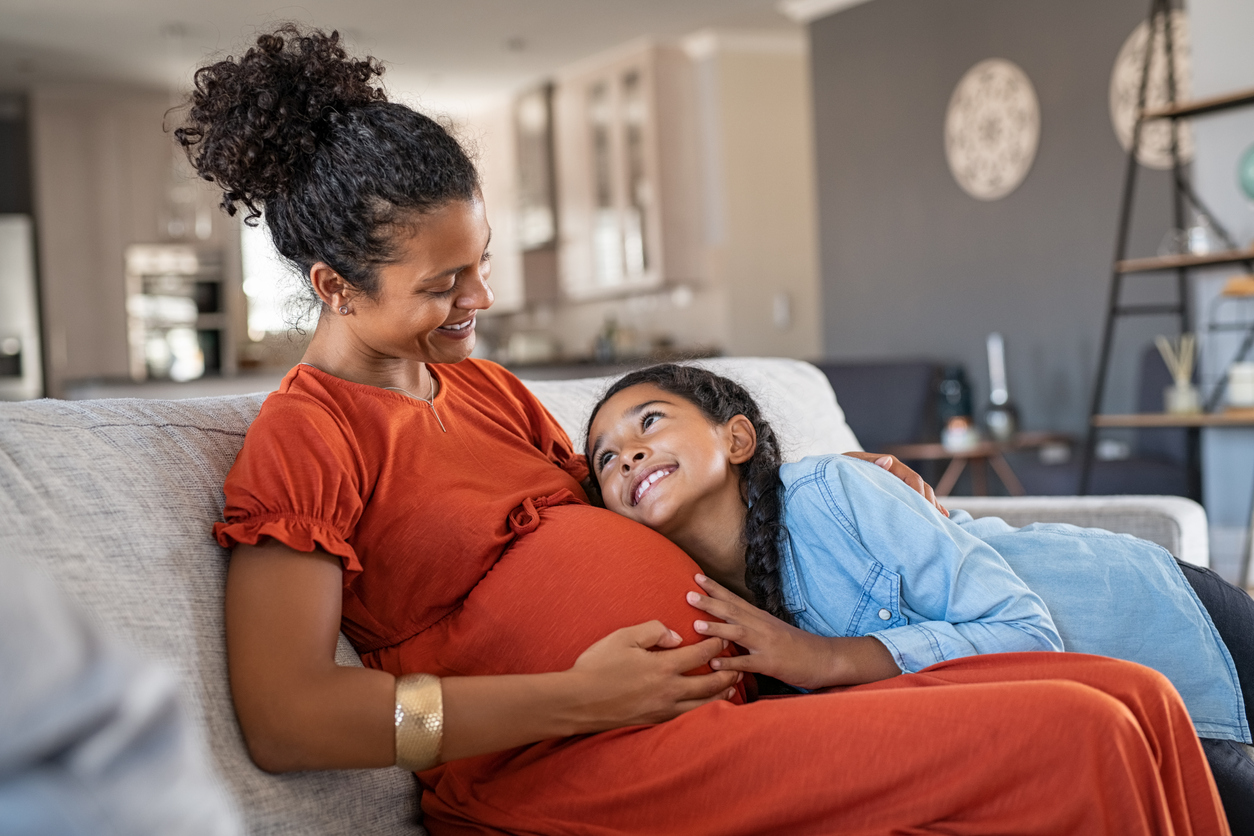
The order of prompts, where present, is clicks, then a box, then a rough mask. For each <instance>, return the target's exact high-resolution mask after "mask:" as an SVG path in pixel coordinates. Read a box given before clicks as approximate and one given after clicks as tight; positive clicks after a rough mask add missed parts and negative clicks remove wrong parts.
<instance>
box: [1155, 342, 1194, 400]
mask: <svg viewBox="0 0 1254 836" xmlns="http://www.w3.org/2000/svg"><path fill="white" fill-rule="evenodd" d="M1154 345H1156V346H1158V353H1159V354H1161V355H1162V357H1163V362H1164V363H1166V364H1167V371H1169V372H1171V379H1172V381H1173V382H1172V384H1171V385H1170V386H1168V387H1167V388H1165V389H1163V408H1164V409H1165V410H1166V411H1167V412H1170V413H1173V414H1176V415H1187V414H1190V413H1194V412H1201V411H1202V406H1201V398H1200V397H1199V396H1198V391H1197V387H1196V386H1194V385H1193V363H1194V361H1196V360H1197V337H1196V336H1195V335H1193V334H1188V333H1185V334H1181V335H1180V336H1179V338H1177V339H1175V340H1169V339H1167V338H1166V337H1164V336H1163V335H1161V334H1159V335H1158V336H1157V337H1155V338H1154Z"/></svg>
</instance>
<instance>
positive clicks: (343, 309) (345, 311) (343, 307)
mask: <svg viewBox="0 0 1254 836" xmlns="http://www.w3.org/2000/svg"><path fill="white" fill-rule="evenodd" d="M340 316H348V305H340Z"/></svg>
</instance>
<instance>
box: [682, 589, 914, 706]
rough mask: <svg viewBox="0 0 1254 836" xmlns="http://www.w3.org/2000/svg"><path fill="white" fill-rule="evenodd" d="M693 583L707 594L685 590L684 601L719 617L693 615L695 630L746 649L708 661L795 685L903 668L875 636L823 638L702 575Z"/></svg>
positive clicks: (848, 681) (849, 680)
mask: <svg viewBox="0 0 1254 836" xmlns="http://www.w3.org/2000/svg"><path fill="white" fill-rule="evenodd" d="M696 578H697V583H698V584H699V585H700V586H701V588H702V589H703V590H705V592H706V595H699V594H697V593H696V592H689V593H688V603H689V604H691V605H692V606H694V607H696V608H697V609H699V610H701V611H702V612H707V613H709V614H710V615H712V616H714V617H715V618H719V619H722V621H723V622H724V623H722V624H720V623H717V622H713V621H697V622H695V623H694V627H695V628H696V631H697V632H698V633H700V634H701V635H703V636H716V637H718V638H721V639H726V640H727V641H730V642H735V643H736V644H738V645H740V646H741V647H742V648H744V649H745V650H747V651H748V655H741V656H728V657H720V658H718V659H714V660H712V661H711V662H710V667H712V668H714V669H716V670H721V671H726V670H735V671H750V672H752V673H764V674H766V675H767V676H773V677H775V678H776V679H778V680H780V681H782V682H787V683H788V684H789V685H793V686H795V687H797V688H805V689H807V690H814V689H815V688H826V687H829V686H832V685H861V684H862V683H864V682H874V681H876V680H880V679H887V678H889V677H890V676H896V675H897V674H899V673H901V670H900V669H899V668H898V667H897V663H896V662H894V661H893V657H892V654H890V653H889V652H888V648H886V647H884V645H883V644H881V643H880V642H879V640H878V639H875V638H872V637H870V636H862V637H860V638H827V637H825V636H816V635H814V634H813V633H807V632H806V631H804V630H799V629H797V628H796V627H793V626H792V625H791V624H787V623H785V622H783V621H780V620H779V619H778V618H776V617H775V616H773V615H771V614H770V613H768V612H766V611H765V610H761V609H759V608H758V607H755V606H754V605H753V604H750V603H749V602H748V601H746V600H744V599H743V598H741V597H740V596H739V595H736V594H735V593H734V592H731V591H729V590H727V589H725V588H724V587H722V586H720V585H719V584H718V583H716V582H714V581H713V580H711V579H709V578H707V577H706V576H705V575H697V576H696Z"/></svg>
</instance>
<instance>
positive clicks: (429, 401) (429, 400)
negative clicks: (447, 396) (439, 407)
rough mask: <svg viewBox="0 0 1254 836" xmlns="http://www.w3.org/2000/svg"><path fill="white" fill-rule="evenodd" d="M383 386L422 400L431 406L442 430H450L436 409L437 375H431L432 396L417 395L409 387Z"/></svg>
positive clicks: (432, 412)
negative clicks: (445, 426) (422, 396)
mask: <svg viewBox="0 0 1254 836" xmlns="http://www.w3.org/2000/svg"><path fill="white" fill-rule="evenodd" d="M428 374H430V372H428ZM382 388H384V389H390V390H392V391H393V392H404V393H405V394H406V395H409V396H410V397H411V398H413V399H414V400H416V401H422V402H423V403H425V404H426V405H427V406H429V407H431V414H432V415H434V416H435V422H436V423H437V424H439V425H440V431H441V432H448V430H446V429H444V422H443V421H441V420H440V413H438V412H436V411H435V391H436V390H435V376H434V375H432V377H431V396H430V397H428V398H420V397H418V396H417V395H415V394H414V393H413V392H411V391H409V390H408V389H402V388H401V387H399V386H384V387H382Z"/></svg>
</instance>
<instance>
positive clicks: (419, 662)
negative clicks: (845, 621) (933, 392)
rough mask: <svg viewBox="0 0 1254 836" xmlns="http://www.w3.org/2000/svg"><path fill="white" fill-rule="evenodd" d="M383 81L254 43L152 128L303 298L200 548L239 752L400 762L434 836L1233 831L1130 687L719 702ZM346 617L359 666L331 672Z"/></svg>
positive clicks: (291, 765)
mask: <svg viewBox="0 0 1254 836" xmlns="http://www.w3.org/2000/svg"><path fill="white" fill-rule="evenodd" d="M379 72H380V70H379V67H378V65H377V63H376V62H374V61H373V60H372V59H365V60H354V59H351V58H349V57H348V56H346V55H345V54H344V52H343V50H342V49H341V47H340V46H339V43H338V38H337V37H336V35H335V34H331V35H325V34H323V33H320V32H310V33H305V34H302V33H300V32H298V31H295V30H292V29H290V28H285V29H280V30H279V31H277V32H274V33H270V34H266V35H263V36H261V37H260V38H259V39H258V40H257V43H256V45H255V46H254V47H253V48H250V49H249V50H248V51H247V52H245V53H244V54H243V56H242V57H240V58H239V59H238V60H234V59H227V60H226V61H222V62H218V63H215V64H212V65H210V66H207V67H205V68H202V69H201V70H200V71H198V73H197V75H196V89H195V92H194V93H193V95H192V101H191V107H190V110H189V112H188V114H187V118H186V121H185V123H184V125H183V127H181V128H180V129H179V130H178V131H177V134H176V135H177V137H178V139H179V141H180V142H181V143H182V144H183V145H184V147H185V148H187V149H188V153H189V156H190V158H191V159H192V162H193V164H194V165H195V166H196V168H197V170H198V171H199V173H200V174H201V175H202V176H203V177H206V178H208V179H211V180H213V181H214V182H216V183H217V184H218V185H219V186H220V187H221V188H222V190H223V192H224V197H223V205H224V206H225V207H226V208H227V210H228V211H231V212H234V211H235V210H236V208H237V207H238V206H241V205H242V206H243V208H244V209H245V210H247V212H248V214H249V215H250V216H251V217H256V216H257V215H258V214H264V218H265V221H266V223H267V225H268V227H269V230H270V234H271V236H272V238H273V240H274V243H275V245H276V247H277V249H278V250H279V252H280V253H282V254H283V255H284V256H285V257H286V258H288V259H289V260H290V261H291V262H292V263H293V264H294V265H296V266H297V267H298V268H299V269H300V271H301V273H302V274H303V276H304V277H305V278H306V279H307V280H308V287H309V290H310V292H311V295H312V297H313V299H314V300H315V302H316V304H317V305H318V306H319V309H320V318H319V321H318V325H317V328H316V330H315V332H314V335H313V338H312V340H311V342H310V345H309V348H308V350H307V352H306V354H305V357H304V362H303V363H301V364H300V365H298V366H297V367H295V368H294V369H293V370H292V371H291V372H290V373H289V374H288V375H287V377H286V378H285V379H284V381H283V383H282V384H281V385H280V387H279V389H278V391H277V392H275V393H273V394H272V395H271V396H270V397H269V398H268V399H267V401H266V403H265V405H264V406H263V407H262V410H261V413H260V415H259V416H258V418H257V420H256V421H255V422H254V423H253V425H252V427H251V429H250V430H249V433H248V437H247V439H246V440H245V443H244V447H243V449H242V451H241V453H240V455H239V458H238V459H237V461H236V463H235V466H234V467H233V469H232V471H231V473H230V475H229V477H228V479H227V484H226V488H225V491H226V509H225V513H224V521H223V522H221V523H219V524H218V525H217V526H216V532H215V533H216V536H217V538H218V541H219V542H220V543H222V544H223V545H224V546H226V547H228V548H231V549H232V557H231V565H230V572H229V575H228V581H227V602H226V606H227V649H228V653H229V661H230V673H231V687H232V692H233V695H234V698H235V703H236V710H237V712H238V715H239V719H240V724H241V726H242V728H243V731H244V735H245V738H246V740H247V742H248V745H249V748H250V751H251V752H252V754H253V757H254V759H255V760H256V761H257V763H258V764H260V765H261V766H262V767H264V768H266V769H270V770H273V771H284V770H295V769H311V768H346V767H382V766H388V765H391V764H393V763H399V764H401V765H403V766H405V767H407V768H410V769H413V770H415V771H417V772H418V773H419V780H420V782H421V784H422V787H423V789H424V790H425V792H424V794H423V809H424V812H425V816H426V818H425V822H426V824H427V826H428V827H429V829H430V830H431V831H432V832H433V833H435V834H468V833H511V834H517V833H543V834H552V833H587V834H611V833H623V834H627V833H633V834H635V833H638V834H646V833H647V834H694V833H711V834H745V836H749V835H750V834H765V833H787V834H822V833H842V834H883V833H888V832H909V831H913V832H922V831H924V830H929V829H930V830H936V831H945V832H963V833H970V834H978V833H987V834H1008V833H1058V834H1062V833H1087V832H1091V833H1097V832H1120V833H1144V834H1150V833H1155V834H1168V833H1172V834H1221V833H1226V832H1227V830H1226V826H1225V824H1224V822H1223V818H1222V811H1221V809H1220V807H1219V803H1218V798H1217V795H1216V793H1215V789H1214V785H1213V782H1212V781H1211V778H1210V775H1209V773H1208V771H1207V768H1206V764H1205V761H1204V759H1203V756H1202V752H1201V749H1200V748H1199V746H1198V743H1197V739H1196V737H1195V736H1194V734H1193V729H1192V726H1191V725H1190V723H1189V719H1188V715H1187V714H1186V712H1185V709H1184V706H1183V704H1182V703H1181V702H1180V700H1179V698H1178V697H1177V696H1176V694H1175V693H1174V692H1173V691H1172V690H1171V689H1170V687H1169V686H1168V685H1167V684H1166V682H1165V680H1163V679H1162V678H1161V677H1160V676H1159V675H1158V674H1156V673H1154V672H1152V671H1149V670H1147V669H1144V668H1141V667H1138V666H1135V665H1129V664H1127V663H1123V662H1118V661H1113V660H1109V661H1107V660H1096V659H1070V658H1068V657H1066V656H1063V655H1060V654H1010V655H1006V656H1004V657H990V658H978V659H973V660H958V661H954V662H946V663H944V664H941V665H937V666H933V667H931V668H928V669H927V670H925V671H922V672H920V673H916V674H911V675H907V676H901V677H897V678H895V679H893V680H889V681H887V682H883V683H873V684H871V685H865V686H860V687H858V688H854V689H850V690H849V691H846V692H844V693H838V694H823V695H813V696H805V697H797V698H790V699H777V700H762V701H758V702H753V703H748V704H746V703H745V702H744V699H743V688H742V685H741V683H740V682H739V678H738V675H737V674H735V673H732V672H728V671H721V672H711V670H710V669H709V667H708V666H706V663H707V662H709V661H710V660H711V659H713V658H714V656H715V655H716V654H718V653H719V652H727V651H726V650H725V648H724V644H723V642H722V641H721V640H719V639H706V640H705V641H701V638H700V637H699V636H697V635H696V633H695V632H694V631H693V629H692V626H691V625H692V623H693V621H694V619H695V618H698V617H701V613H700V611H699V610H696V609H694V608H692V607H690V606H689V605H688V604H687V603H686V601H685V596H686V594H687V593H688V592H689V591H692V590H693V582H692V578H693V575H694V573H695V571H696V566H695V564H694V563H692V562H691V560H690V559H689V558H688V557H687V556H686V555H684V554H683V552H681V551H680V550H679V549H678V548H676V547H675V546H673V545H672V544H671V543H670V542H669V541H667V540H666V539H665V538H664V537H662V536H661V535H659V534H657V533H655V532H652V531H650V530H649V529H647V528H646V527H644V526H642V525H639V524H638V523H634V522H632V521H630V520H626V519H624V518H622V517H618V516H616V515H614V514H612V513H611V512H609V511H605V510H602V509H596V508H592V507H591V506H590V505H589V504H588V502H587V496H586V494H585V492H584V490H583V487H582V484H581V483H582V481H583V480H584V479H585V477H586V473H587V471H586V467H585V464H584V461H583V458H582V457H581V456H579V455H577V454H575V453H574V452H573V450H572V448H571V444H570V440H569V439H568V438H567V437H566V435H565V434H564V433H563V432H562V430H561V429H560V427H559V426H558V425H557V424H556V422H555V421H554V420H553V419H552V417H551V416H549V415H548V413H547V412H546V411H545V410H544V408H543V407H542V406H541V405H540V404H539V402H538V401H536V399H535V398H534V397H533V396H532V395H530V393H529V392H528V390H527V389H526V388H525V387H524V386H523V385H522V384H521V383H520V382H519V381H518V380H517V379H515V378H514V377H513V376H512V375H510V374H509V373H508V372H506V371H504V370H503V369H501V368H500V367H498V366H495V365H493V364H491V363H486V362H482V361H477V360H472V359H469V355H470V353H471V350H472V348H473V346H474V342H475V316H476V313H477V312H478V311H480V310H482V309H484V308H486V307H488V306H489V305H490V304H491V301H492V293H491V290H490V289H489V287H488V283H487V280H488V275H489V272H490V262H489V260H488V242H489V238H490V230H489V228H488V224H487V221H486V217H485V214H484V206H483V200H482V197H481V195H480V192H479V188H478V180H477V176H476V173H475V170H474V166H473V165H472V164H471V162H470V161H469V160H468V159H467V157H466V155H465V153H464V152H463V151H462V149H461V148H460V147H459V146H458V144H457V142H456V141H455V140H454V139H452V138H451V137H450V136H449V135H448V133H447V132H445V131H444V130H443V129H442V128H441V127H440V126H439V125H437V124H436V123H435V122H433V121H432V120H430V119H428V118H427V117H425V116H423V115H421V114H419V113H417V112H415V111H413V110H411V109H409V108H407V107H404V106H401V105H398V104H394V103H390V102H388V101H386V100H385V97H384V95H383V93H382V91H381V90H380V89H379V88H377V87H376V86H375V85H374V83H373V82H374V79H375V77H376V76H377V75H378V74H379ZM632 625H635V626H632ZM670 628H674V630H675V631H676V632H671V629H670ZM341 629H342V630H343V631H344V632H345V633H347V634H348V636H349V637H350V638H351V640H352V641H353V643H354V644H355V646H356V647H357V649H358V651H359V652H360V653H361V655H362V659H363V661H364V662H365V664H366V669H364V670H363V669H354V668H338V667H336V665H335V664H334V648H335V642H336V636H337V634H338V632H339V631H340V630H341ZM694 671H695V673H694V675H691V676H685V675H683V674H685V673H687V672H694ZM661 721H665V722H661ZM592 732H599V733H597V734H592Z"/></svg>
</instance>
